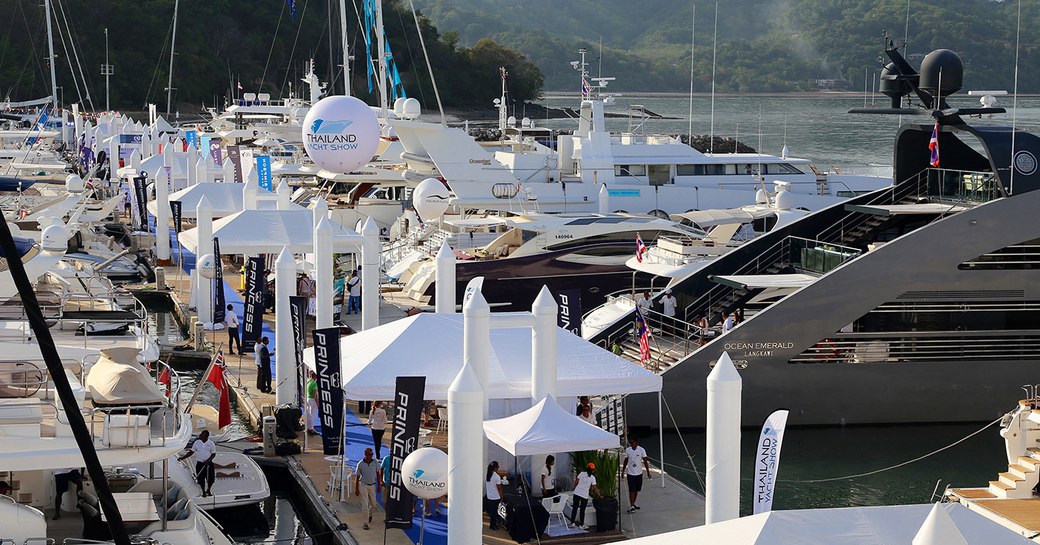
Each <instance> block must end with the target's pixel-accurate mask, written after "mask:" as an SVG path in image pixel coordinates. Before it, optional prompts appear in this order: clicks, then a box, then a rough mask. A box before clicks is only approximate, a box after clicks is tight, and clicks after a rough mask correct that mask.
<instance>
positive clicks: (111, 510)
mask: <svg viewBox="0 0 1040 545" xmlns="http://www.w3.org/2000/svg"><path fill="white" fill-rule="evenodd" d="M0 249H2V250H3V252H4V255H6V256H16V255H18V251H17V250H16V249H15V246H14V238H13V237H12V236H11V228H10V227H9V226H8V224H7V222H6V221H0ZM7 266H8V268H9V270H10V272H11V279H12V280H14V284H15V286H16V287H17V288H18V296H19V297H20V298H21V300H22V305H23V309H24V311H25V315H26V317H27V318H28V321H29V327H30V328H32V332H33V334H34V335H36V344H37V345H39V347H40V354H41V355H42V356H43V361H44V362H45V363H46V364H47V372H48V373H49V374H50V376H51V380H52V381H53V382H54V389H55V391H56V392H57V394H58V399H59V400H60V401H61V406H62V408H63V409H64V410H65V416H66V418H68V423H69V427H70V428H71V429H72V436H73V437H74V438H75V440H76V445H77V446H78V447H79V450H80V454H82V456H83V464H84V466H85V467H86V468H87V474H88V475H89V476H90V480H91V482H93V483H94V488H95V491H96V492H97V496H98V501H99V502H100V504H101V510H102V512H104V514H105V518H107V519H108V527H109V529H110V530H111V531H112V540H113V541H114V542H115V543H116V545H130V536H129V534H128V533H127V531H126V526H124V524H123V517H122V515H120V513H119V507H118V506H116V502H115V500H114V499H113V498H112V491H111V490H110V489H109V487H108V480H107V479H106V478H105V472H104V470H103V469H102V467H101V461H100V460H98V455H97V451H96V450H94V438H93V437H91V433H90V431H89V430H88V429H87V425H86V423H85V422H84V420H83V411H82V409H81V408H80V406H79V401H78V400H77V399H76V396H75V395H74V394H73V393H72V388H71V387H70V386H69V379H68V377H66V376H65V368H64V366H63V365H62V363H61V356H60V355H58V349H57V347H55V346H54V339H53V338H52V337H51V331H50V329H49V328H48V326H47V323H46V321H45V320H44V318H43V312H42V311H41V310H40V303H39V301H38V300H37V299H36V293H35V291H33V287H32V285H31V284H30V283H29V277H28V276H27V275H26V274H25V266H24V265H22V261H21V260H20V259H11V258H8V260H7Z"/></svg>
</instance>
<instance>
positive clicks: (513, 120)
mask: <svg viewBox="0 0 1040 545" xmlns="http://www.w3.org/2000/svg"><path fill="white" fill-rule="evenodd" d="M506 124H507V125H509V126H510V127H515V126H516V116H513V115H511V116H509V118H508V119H506Z"/></svg>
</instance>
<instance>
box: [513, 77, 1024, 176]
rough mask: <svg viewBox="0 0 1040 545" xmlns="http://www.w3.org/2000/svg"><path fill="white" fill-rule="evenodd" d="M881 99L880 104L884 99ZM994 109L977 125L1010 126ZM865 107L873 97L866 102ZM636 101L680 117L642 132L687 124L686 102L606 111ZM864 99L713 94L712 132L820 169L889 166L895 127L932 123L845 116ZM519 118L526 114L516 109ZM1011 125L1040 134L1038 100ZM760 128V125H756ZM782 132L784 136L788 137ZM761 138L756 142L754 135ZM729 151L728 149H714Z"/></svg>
mask: <svg viewBox="0 0 1040 545" xmlns="http://www.w3.org/2000/svg"><path fill="white" fill-rule="evenodd" d="M882 99H884V100H882ZM997 99H998V100H997V106H998V107H1003V108H1007V109H1008V113H1007V114H1000V115H995V116H994V117H993V118H992V119H985V120H976V121H978V122H980V123H993V124H1000V125H1010V124H1011V104H1012V99H1011V97H1010V96H1008V97H997ZM867 102H868V106H869V102H870V99H869V97H868V99H867ZM540 103H541V104H547V105H548V106H550V107H571V108H576V107H577V106H578V99H577V98H576V97H563V98H558V97H549V98H547V99H543V100H542V101H540ZM634 104H640V105H643V106H644V107H646V108H647V109H649V110H651V111H653V112H656V113H658V114H661V115H664V116H668V117H675V118H678V119H658V120H648V121H646V124H645V125H644V129H645V131H646V132H647V133H666V134H678V133H683V134H685V133H686V132H687V129H688V127H689V122H688V113H689V107H690V106H689V105H690V101H689V98H688V97H650V96H635V95H631V96H621V97H617V98H616V103H615V104H614V105H612V106H608V107H607V111H608V112H614V113H619V114H625V115H627V113H628V109H629V106H631V105H634ZM950 104H951V106H954V107H977V106H979V103H978V99H977V98H975V97H969V96H966V95H962V96H954V97H953V98H951V99H950ZM862 107H863V97H862V96H859V97H850V96H845V95H824V94H821V95H814V96H716V97H715V124H714V126H715V131H714V132H715V134H717V135H719V136H725V137H734V136H736V137H738V138H739V139H740V141H742V142H744V143H745V144H747V145H749V146H751V147H753V148H756V149H758V150H760V151H762V152H763V153H772V154H775V155H779V154H780V150H782V149H783V147H784V142H785V141H786V143H787V147H788V150H789V155H790V156H791V157H802V158H806V159H810V160H812V161H814V162H816V163H817V164H819V165H821V166H823V165H839V166H842V165H845V166H883V167H890V166H891V165H892V151H893V150H892V144H893V141H894V139H895V134H896V129H897V128H898V127H899V124H900V123H901V122H902V123H907V122H915V123H930V122H932V121H931V118H930V117H923V116H913V117H910V116H903V117H902V121H900V117H899V116H893V115H865V114H849V113H847V112H848V110H849V109H851V108H862ZM874 107H887V97H884V96H881V95H878V96H877V97H876V99H875V104H874ZM516 117H517V118H520V117H523V113H522V112H517V114H516ZM1015 117H1016V119H1015V121H1016V126H1018V127H1022V128H1025V129H1027V130H1031V131H1034V132H1036V131H1040V98H1038V97H1019V99H1018V108H1017V113H1016V115H1015ZM534 121H535V123H536V124H537V125H540V126H549V127H555V128H572V127H574V126H575V122H574V121H572V120H566V119H554V120H545V119H541V120H539V119H535V120H534ZM607 125H608V127H609V128H610V130H611V131H615V132H616V131H626V130H628V128H629V126H630V122H629V120H628V119H627V118H611V119H608V120H607ZM711 126H712V123H711V98H710V97H706V96H695V97H694V99H693V133H694V134H709V133H710V132H711ZM760 127H761V128H760ZM785 133H786V137H785ZM760 135H761V145H759V142H760V140H759V136H760ZM716 151H726V150H716Z"/></svg>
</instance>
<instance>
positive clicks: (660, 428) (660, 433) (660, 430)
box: [657, 392, 679, 488]
mask: <svg viewBox="0 0 1040 545" xmlns="http://www.w3.org/2000/svg"><path fill="white" fill-rule="evenodd" d="M663 395H664V394H662V393H661V392H657V441H658V446H659V447H660V450H659V451H658V452H660V453H661V488H664V475H665V470H664V417H663V415H662V413H661V398H662V397H663ZM678 431H679V430H676V433H678Z"/></svg>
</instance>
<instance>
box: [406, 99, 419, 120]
mask: <svg viewBox="0 0 1040 545" xmlns="http://www.w3.org/2000/svg"><path fill="white" fill-rule="evenodd" d="M421 113H422V107H421V106H420V105H419V101H418V100H417V99H414V98H406V99H404V102H402V103H401V117H402V118H404V119H415V118H417V117H419V114H421Z"/></svg>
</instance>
